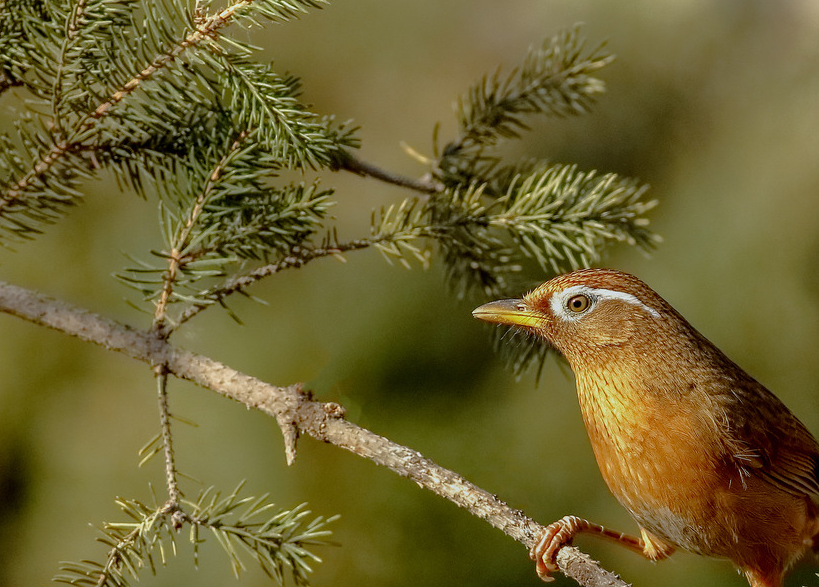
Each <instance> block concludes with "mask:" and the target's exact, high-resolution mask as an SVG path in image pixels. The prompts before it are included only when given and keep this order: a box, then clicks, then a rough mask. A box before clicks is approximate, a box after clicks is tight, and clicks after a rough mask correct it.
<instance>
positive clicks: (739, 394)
mask: <svg viewBox="0 0 819 587" xmlns="http://www.w3.org/2000/svg"><path fill="white" fill-rule="evenodd" d="M731 395H732V401H731V402H730V403H732V404H733V405H732V406H729V410H730V411H729V414H730V415H729V417H728V418H727V420H728V423H729V426H730V427H731V428H732V430H731V431H730V434H728V435H727V436H728V437H729V438H741V439H742V441H741V442H735V443H734V445H733V446H730V447H729V450H730V451H731V453H730V454H731V455H732V456H733V458H734V460H735V463H736V465H737V467H738V468H739V469H740V470H744V471H745V472H747V473H748V474H752V475H755V476H758V477H760V478H762V479H765V480H766V481H768V482H769V483H771V484H773V485H776V486H777V487H779V488H781V489H783V490H785V491H787V492H789V493H793V494H797V495H814V496H819V442H817V441H816V439H815V438H814V437H813V435H812V434H811V433H810V432H809V431H808V429H807V428H805V425H804V424H802V422H800V421H799V419H798V418H797V417H796V416H794V415H793V413H792V412H791V411H790V410H789V409H788V408H787V407H786V406H785V404H783V403H782V402H781V401H780V400H779V399H778V398H777V397H776V396H774V395H773V394H772V393H771V392H770V391H768V390H767V389H766V388H765V387H763V386H762V385H761V384H760V383H758V382H757V381H755V380H753V379H749V380H748V381H742V382H741V383H740V384H739V389H737V388H736V387H735V388H734V390H733V392H732V394H731Z"/></svg>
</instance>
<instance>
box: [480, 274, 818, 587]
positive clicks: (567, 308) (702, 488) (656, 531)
mask: <svg viewBox="0 0 819 587" xmlns="http://www.w3.org/2000/svg"><path fill="white" fill-rule="evenodd" d="M473 315H474V316H475V317H476V318H479V319H480V320H485V321H487V322H495V323H498V324H507V325H512V326H516V327H519V328H522V329H524V330H526V331H529V332H531V333H533V334H535V335H537V336H538V337H540V338H542V339H543V340H544V341H545V342H546V343H548V344H549V345H551V346H552V347H554V348H555V349H556V350H557V351H559V352H560V353H561V354H562V355H563V356H564V357H565V358H566V360H567V361H568V362H569V365H570V366H571V368H572V371H574V374H575V379H576V384H577V395H578V398H579V400H580V408H581V411H582V413H583V420H584V422H585V424H586V430H587V431H588V434H589V438H590V440H591V444H592V448H593V449H594V454H595V456H596V458H597V464H598V466H599V467H600V471H601V472H602V474H603V478H604V480H605V481H606V484H607V485H608V487H609V489H610V490H611V492H612V493H613V494H614V496H615V497H616V498H617V500H618V501H619V502H620V503H621V504H622V505H623V506H625V508H626V509H628V511H629V512H631V515H632V516H634V518H635V519H636V520H637V523H638V524H639V526H640V538H637V537H634V536H629V535H627V534H620V533H618V532H613V531H611V530H608V529H606V528H603V527H602V526H599V525H597V524H592V523H590V522H588V521H586V520H583V519H581V518H578V517H575V516H566V517H565V518H562V519H561V520H558V521H557V522H555V523H553V524H551V525H549V526H548V527H547V530H546V532H545V533H544V535H543V537H542V538H541V539H540V541H539V543H538V544H537V545H536V546H535V547H534V548H532V551H531V556H532V558H533V559H534V560H536V561H537V572H538V575H539V576H540V577H541V578H542V579H543V580H546V581H548V580H550V577H549V573H550V572H552V571H555V570H557V566H556V564H555V556H556V555H557V551H558V549H560V547H561V546H563V545H564V544H567V543H569V542H571V540H572V537H573V536H574V535H575V534H577V533H581V532H588V533H593V534H598V535H600V536H603V537H606V538H609V539H613V540H615V541H617V542H619V543H621V544H623V545H625V546H627V547H628V548H630V549H632V550H635V551H637V552H639V553H641V554H643V555H644V556H646V557H647V558H649V559H651V560H660V559H662V558H665V557H667V556H669V555H670V554H671V553H672V552H674V550H675V549H676V548H681V549H683V550H687V551H690V552H694V553H697V554H702V555H706V556H712V557H719V558H726V559H729V560H731V561H733V563H734V564H735V565H736V566H737V567H738V568H739V569H740V570H741V571H742V572H743V573H745V576H746V577H747V578H748V582H749V583H750V584H751V586H752V587H779V586H781V585H782V581H783V576H784V574H785V571H786V570H787V569H788V567H789V566H790V565H791V564H792V563H793V562H794V561H796V560H797V559H798V558H799V557H801V556H802V555H803V554H805V553H806V552H807V551H809V550H814V551H815V550H816V549H817V547H819V540H817V535H819V508H818V507H817V499H819V443H817V441H816V439H815V438H814V437H813V435H811V433H810V432H809V431H808V430H807V428H805V426H804V425H803V424H802V423H801V422H800V421H799V420H798V419H797V418H796V416H794V415H793V413H791V411H790V410H789V409H788V408H787V407H785V405H784V404H783V403H782V402H781V401H780V400H779V399H777V398H776V396H774V395H773V394H772V393H771V392H770V391H768V390H767V389H766V388H765V387H763V386H762V385H761V384H760V383H759V382H757V381H756V380H755V379H753V378H752V377H751V376H750V375H748V374H747V373H746V372H745V371H743V370H742V369H741V368H740V367H739V366H738V365H737V364H736V363H734V362H733V361H731V360H730V359H729V358H728V357H726V356H725V355H724V354H723V353H722V352H721V351H720V350H719V349H718V348H717V347H716V346H714V345H713V344H712V343H711V342H709V341H708V340H707V339H706V338H705V337H704V336H703V335H702V334H700V333H699V332H697V331H696V330H695V329H694V328H693V327H692V326H691V325H690V324H689V323H688V322H687V321H686V320H685V318H683V317H682V316H681V315H680V314H679V313H678V312H677V311H676V310H675V309H674V308H672V307H671V305H670V304H669V303H668V302H666V301H665V300H664V299H663V298H661V297H660V296H659V295H657V293H655V292H654V291H653V290H652V289H651V288H649V287H648V286H647V285H646V284H645V283H643V282H642V281H640V280H639V279H637V278H636V277H634V276H632V275H628V274H627V273H621V272H619V271H613V270H606V269H586V270H581V271H575V272H573V273H568V274H566V275H560V276H558V277H555V278H554V279H552V280H550V281H547V282H546V283H544V284H543V285H541V286H540V287H538V288H537V289H535V290H534V291H532V292H531V293H528V294H527V295H525V296H523V298H522V299H513V300H500V301H496V302H491V303H488V304H485V305H483V306H481V307H479V308H477V309H476V310H475V311H474V312H473Z"/></svg>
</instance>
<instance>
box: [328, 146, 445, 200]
mask: <svg viewBox="0 0 819 587" xmlns="http://www.w3.org/2000/svg"><path fill="white" fill-rule="evenodd" d="M337 165H338V166H339V168H340V169H345V170H347V171H350V172H351V173H355V174H356V175H360V176H362V177H372V178H374V179H379V180H381V181H383V182H386V183H391V184H393V185H397V186H400V187H403V188H409V189H411V190H415V191H418V192H422V193H425V194H435V193H438V192H442V191H444V184H442V183H440V182H438V181H435V180H434V179H432V177H426V176H425V177H422V178H421V179H413V178H410V177H404V176H403V175H398V174H395V173H393V172H391V171H387V170H386V169H382V168H381V167H378V166H376V165H373V164H372V163H369V162H367V161H363V160H362V159H358V158H357V157H355V156H354V155H353V154H352V153H350V152H349V151H341V152H340V153H339V156H338V161H337Z"/></svg>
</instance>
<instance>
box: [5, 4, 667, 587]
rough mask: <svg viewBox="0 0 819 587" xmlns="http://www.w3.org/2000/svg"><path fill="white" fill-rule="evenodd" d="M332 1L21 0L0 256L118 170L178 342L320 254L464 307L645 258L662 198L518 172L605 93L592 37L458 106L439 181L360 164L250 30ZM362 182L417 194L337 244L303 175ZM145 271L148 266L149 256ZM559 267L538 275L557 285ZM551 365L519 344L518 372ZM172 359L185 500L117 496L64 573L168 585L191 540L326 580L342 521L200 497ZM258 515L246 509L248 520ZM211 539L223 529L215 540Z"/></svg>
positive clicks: (559, 167) (573, 34)
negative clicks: (108, 518)
mask: <svg viewBox="0 0 819 587" xmlns="http://www.w3.org/2000/svg"><path fill="white" fill-rule="evenodd" d="M325 4H326V2H324V1H323V0H315V1H314V0H227V2H225V3H218V2H214V1H201V2H200V1H195V0H75V1H73V2H69V1H68V0H2V2H0V48H2V50H0V99H2V100H3V101H4V106H5V107H6V108H9V107H12V108H14V109H15V110H16V112H17V114H18V117H17V118H16V120H15V123H14V129H13V132H2V133H0V244H2V245H3V246H6V247H18V246H20V245H21V244H22V243H23V242H24V241H26V240H30V239H33V238H35V237H36V236H37V235H39V234H40V233H42V232H43V231H45V230H47V229H48V227H49V225H51V224H54V223H56V222H62V221H64V220H65V213H66V211H67V210H68V209H69V208H71V207H73V206H76V205H79V204H81V203H82V200H83V197H84V191H83V190H84V189H85V187H86V185H87V184H88V182H89V181H90V180H92V179H94V178H97V177H100V176H103V175H105V174H113V175H114V177H116V179H117V181H118V183H119V185H120V187H121V190H122V191H123V192H124V193H133V194H136V195H138V196H141V197H143V198H146V199H148V200H151V201H155V202H157V203H158V207H159V222H160V225H161V228H162V230H161V234H162V242H161V243H159V244H158V246H157V248H156V250H154V251H152V252H151V253H150V255H149V256H147V257H145V255H143V254H134V255H133V258H134V263H133V265H132V266H130V267H126V268H124V269H123V270H122V272H121V273H120V275H119V277H120V279H121V281H122V282H123V283H125V284H127V285H128V286H130V287H132V288H134V289H135V290H136V291H137V292H139V294H140V299H141V300H142V301H141V303H138V304H137V306H138V307H139V308H141V309H143V310H146V311H149V312H150V313H151V314H152V316H153V318H152V325H153V330H154V332H155V333H156V335H157V336H158V337H160V338H163V339H167V338H168V337H169V336H170V335H171V334H172V333H173V332H174V331H175V330H176V329H177V328H179V327H180V326H181V325H183V324H184V323H186V322H187V321H188V320H190V319H192V318H193V317H194V316H196V315H197V314H198V313H200V312H201V311H203V310H205V309H207V308H209V307H212V306H214V305H221V306H224V307H227V300H228V298H229V297H230V296H231V295H233V294H236V293H243V294H248V293H249V292H248V289H249V288H250V287H251V286H252V285H253V284H254V283H255V282H257V281H259V280H261V279H264V278H266V277H269V276H271V275H275V274H276V273H278V272H280V271H282V270H284V269H288V268H298V267H301V266H303V265H304V264H306V263H308V262H309V261H311V260H313V259H316V258H319V257H324V256H329V255H337V256H338V255H344V254H346V253H349V252H351V251H354V250H361V249H367V248H376V249H378V250H379V251H381V253H383V254H384V255H385V256H386V257H387V259H388V260H396V261H398V262H399V263H401V264H404V265H407V266H409V265H411V264H412V263H413V262H418V263H420V264H421V265H423V266H426V265H427V264H428V263H430V262H431V261H432V260H433V258H435V259H438V260H439V262H442V263H444V264H445V267H446V274H447V278H448V282H449V284H450V285H451V286H452V288H453V289H454V291H456V292H457V293H458V294H459V295H465V294H467V293H468V292H470V291H473V290H477V291H479V292H480V293H481V294H482V295H485V296H487V297H495V296H503V295H507V294H510V293H517V292H511V291H509V288H510V285H509V280H508V277H509V276H510V275H512V274H518V273H520V272H521V269H522V268H523V267H525V266H527V265H531V264H532V263H534V264H536V266H538V267H539V268H540V269H541V270H542V271H543V272H545V273H555V272H558V271H562V270H565V269H569V268H576V267H580V266H585V265H589V264H592V263H595V262H597V261H599V259H600V258H601V254H602V252H603V251H604V250H605V249H606V248H607V247H608V246H610V245H612V244H614V243H619V242H626V243H628V244H632V245H637V246H639V247H642V248H648V247H650V246H651V244H652V243H653V242H654V240H655V236H654V235H653V234H652V233H651V232H650V230H649V229H648V228H647V224H648V221H647V219H646V212H647V211H648V210H649V209H651V208H652V207H653V206H654V202H653V201H648V200H646V199H645V186H643V185H641V184H640V183H639V182H637V181H635V180H633V179H629V178H624V177H620V176H618V175H615V174H612V173H598V172H596V171H590V170H582V169H579V168H578V167H577V166H576V165H564V164H558V163H549V162H545V161H533V160H525V161H517V162H507V161H504V160H502V158H501V157H500V156H499V154H498V152H497V147H498V145H499V144H500V143H502V142H503V141H507V140H514V139H517V138H519V137H520V136H521V134H522V133H523V132H525V131H526V130H527V129H528V124H529V121H530V120H532V119H533V118H534V117H537V116H558V117H563V116H570V115H578V114H582V113H584V112H586V111H587V110H588V109H589V108H591V107H592V105H593V104H594V102H595V100H596V99H597V97H598V96H599V95H600V94H601V93H602V92H603V91H604V89H605V85H604V83H603V82H602V81H601V80H600V79H599V78H598V77H596V76H597V74H598V72H599V70H601V69H602V68H603V67H605V66H606V65H607V64H609V63H610V62H611V60H612V56H611V55H609V54H607V53H606V52H604V51H603V50H602V48H598V49H593V50H588V49H587V47H586V45H585V43H584V40H583V39H582V37H581V35H580V33H579V31H578V30H577V29H573V30H570V31H567V32H564V33H561V34H559V35H557V36H555V37H554V38H551V39H548V40H547V41H546V42H545V43H544V44H543V45H542V46H541V47H539V48H536V49H533V50H531V51H530V52H529V53H528V54H527V55H526V56H525V58H524V59H523V61H522V63H521V65H520V66H519V67H518V68H516V69H515V70H513V71H512V72H511V73H509V74H505V75H504V74H502V73H501V72H500V71H499V72H496V73H495V74H493V75H489V76H486V77H485V78H483V79H482V80H480V81H479V82H478V83H476V84H475V85H474V86H473V87H472V88H470V89H469V90H468V91H466V92H465V93H464V95H463V96H462V97H461V98H460V100H459V101H458V102H457V109H456V110H457V111H456V116H457V122H458V131H457V136H455V137H453V138H452V139H451V140H449V141H448V142H446V143H445V144H444V146H443V147H442V148H439V147H438V144H437V143H438V140H437V138H436V140H435V141H434V143H435V144H434V145H433V149H432V150H433V153H432V155H430V156H426V157H420V156H419V159H420V160H421V161H422V163H423V165H424V166H425V169H424V172H423V174H421V175H422V177H421V179H417V180H415V179H410V178H402V177H398V176H395V175H393V174H391V173H389V172H386V171H384V170H381V169H379V168H378V167H376V166H374V165H371V164H369V163H366V162H363V161H361V160H359V159H358V158H357V157H356V156H355V154H354V149H355V148H356V147H357V146H358V138H357V136H356V129H355V128H354V127H352V126H351V125H350V124H348V123H344V124H342V123H338V122H336V121H335V119H334V118H333V117H332V116H323V115H320V114H318V113H315V112H313V111H312V110H311V109H310V107H309V106H308V105H306V104H304V103H303V102H302V100H301V95H300V91H301V89H300V81H299V79H298V78H297V77H295V76H292V75H286V74H281V73H279V72H277V71H276V70H275V69H274V68H273V67H272V65H271V64H270V63H266V62H261V61H258V60H257V59H256V50H255V49H254V47H252V46H250V45H248V44H247V43H245V42H243V41H240V40H239V39H238V38H237V37H235V36H230V33H231V31H235V30H236V29H237V28H239V27H263V26H267V25H269V24H270V23H286V22H287V21H290V20H292V19H294V18H296V17H298V16H300V15H301V14H303V13H306V12H307V11H309V10H312V9H317V8H321V7H322V6H324V5H325ZM340 169H341V170H347V171H350V172H353V173H357V174H360V175H365V176H370V177H373V178H376V179H380V180H382V181H386V182H390V183H395V184H398V185H402V186H404V187H407V188H409V189H410V190H413V192H414V193H410V195H408V196H406V197H405V198H404V199H402V200H400V201H397V202H394V203H392V204H388V205H385V206H384V207H383V208H382V209H379V210H375V211H373V212H372V226H371V231H370V234H368V235H359V236H358V237H357V238H353V239H349V240H342V239H339V237H338V235H337V231H336V229H335V228H334V226H333V224H332V220H331V218H330V216H329V215H328V211H329V210H330V209H331V207H332V205H333V203H334V201H333V198H334V192H333V190H332V189H331V188H327V187H320V186H319V184H318V183H316V182H313V183H308V182H300V183H286V182H282V181H281V180H280V179H279V175H280V173H281V172H282V171H289V170H297V171H306V170H319V171H322V170H324V171H327V170H333V171H335V170H340ZM137 258H139V259H137ZM542 277H543V276H542V274H541V279H542ZM538 357H540V351H537V350H534V347H531V346H526V345H524V346H522V347H520V350H519V353H518V355H516V356H515V357H514V358H513V362H514V363H515V365H516V367H517V368H518V369H519V370H520V369H523V368H525V367H526V365H528V364H529V363H530V362H531V361H532V359H534V358H538ZM161 367H162V366H161V365H160V366H157V368H156V373H157V381H158V389H159V404H160V416H161V418H160V422H161V434H159V435H158V436H157V438H156V439H154V441H152V442H151V443H150V449H149V450H148V453H147V456H146V459H147V458H149V457H150V456H152V455H153V454H158V453H164V456H165V463H166V482H167V485H168V495H169V497H168V499H167V501H164V502H162V500H159V502H158V503H157V504H156V505H154V506H147V505H144V504H142V503H140V502H138V501H136V500H132V499H119V500H118V501H117V503H118V504H119V506H120V508H121V509H122V511H123V512H124V514H126V515H127V517H128V518H130V520H131V521H129V522H119V523H106V524H104V525H103V526H102V537H101V541H102V542H103V543H104V544H105V545H106V546H107V548H108V555H107V558H106V559H104V560H101V561H83V562H80V563H66V564H64V566H63V570H62V573H61V574H60V575H59V576H58V577H57V578H56V579H57V580H58V581H62V582H65V583H69V584H72V585H83V586H85V585H88V586H90V585H97V586H103V585H112V586H113V585H116V586H119V585H127V584H130V582H131V580H132V579H135V578H138V577H139V575H140V573H141V572H142V570H144V569H150V570H151V571H153V572H156V570H157V567H158V566H161V565H162V564H164V562H165V560H166V558H167V556H169V554H171V553H175V543H176V540H177V539H178V536H177V534H178V530H180V529H182V528H183V527H188V529H189V532H188V536H189V539H190V541H191V543H192V544H193V545H194V549H196V547H197V545H198V544H199V542H200V541H201V540H203V539H204V536H203V534H208V533H210V535H212V536H213V537H214V538H215V539H216V540H217V541H218V542H219V544H220V545H221V546H222V547H223V549H224V550H225V552H226V553H227V554H228V556H229V560H230V562H231V566H232V568H233V570H234V572H236V573H237V574H238V572H239V571H240V570H241V569H242V568H244V562H243V559H242V557H241V556H240V554H239V553H240V552H241V551H246V552H247V553H249V555H250V556H251V557H252V558H253V559H254V560H255V561H256V562H257V563H258V564H259V565H260V566H261V568H262V569H263V570H264V571H265V572H267V573H268V574H269V575H270V576H271V577H273V578H274V579H276V580H277V581H278V582H279V583H281V582H282V581H283V580H284V576H285V574H287V573H289V574H290V575H291V576H292V577H293V579H294V580H295V582H296V583H297V584H304V583H306V581H307V573H308V572H309V571H310V563H311V562H316V561H318V560H319V559H318V558H317V557H316V555H315V554H313V553H312V552H311V551H310V550H308V547H311V546H314V545H317V544H321V543H323V542H324V541H325V539H326V536H327V534H328V531H327V530H326V528H325V524H326V522H327V521H329V520H324V519H322V518H317V519H315V520H312V521H306V520H305V517H306V516H307V515H308V512H307V510H306V509H304V506H303V505H302V506H298V507H296V508H294V509H291V510H278V511H274V508H273V506H272V505H271V504H269V503H268V502H267V498H266V496H262V497H259V498H253V497H240V496H239V491H240V488H237V489H236V490H235V491H233V492H231V493H230V494H229V495H228V496H227V497H224V498H222V497H220V495H219V493H218V491H216V490H215V489H208V490H205V491H203V492H202V493H201V494H200V496H199V497H198V498H197V499H196V500H192V501H188V500H186V499H185V498H184V497H183V496H182V494H181V492H180V490H179V488H178V483H177V473H176V469H175V465H174V460H173V447H172V435H171V428H170V414H169V411H168V407H167V376H166V374H165V373H164V372H163V370H162V368H161ZM240 510H241V511H240ZM203 530H205V531H206V532H204V533H203Z"/></svg>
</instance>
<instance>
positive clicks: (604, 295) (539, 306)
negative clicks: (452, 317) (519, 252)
mask: <svg viewBox="0 0 819 587" xmlns="http://www.w3.org/2000/svg"><path fill="white" fill-rule="evenodd" d="M669 313H670V314H673V315H677V314H676V312H675V311H674V310H673V308H671V306H669V305H668V303H667V302H665V301H664V300H663V299H662V298H661V297H660V296H659V295H657V294H656V293H655V292H654V291H653V290H652V289H651V288H649V287H648V286H647V285H646V284H645V283H643V282H642V281H640V280H639V279H637V278H636V277H634V276H633V275H629V274H628V273H623V272H620V271H614V270H609V269H583V270H580V271H574V272H572V273H567V274H565V275H559V276H557V277H555V278H554V279H551V280H549V281H547V282H546V283H544V284H543V285H541V286H540V287H538V288H537V289H535V290H533V291H531V292H530V293H528V294H526V295H525V296H523V297H522V298H520V299H509V300H498V301H496V302H490V303H488V304H484V305H483V306H480V307H479V308H476V309H475V310H474V311H473V312H472V315H473V316H475V318H478V319H479V320H484V321H486V322H494V323H497V324H506V325H509V326H515V327H518V328H521V329H524V330H527V331H529V332H531V333H533V334H535V335H537V336H539V337H541V338H542V339H544V340H545V341H546V342H548V343H549V344H550V345H552V346H553V347H554V348H555V349H557V350H558V351H559V352H560V353H561V354H563V355H564V356H565V357H566V358H567V359H568V360H569V362H570V363H572V364H577V363H578V362H580V363H582V362H585V360H588V359H589V358H591V356H594V355H599V354H600V353H607V352H610V351H614V350H616V349H617V348H621V347H624V346H629V347H630V348H632V350H634V349H633V344H630V343H640V342H645V341H651V340H653V339H654V338H655V337H656V336H659V335H662V332H663V331H664V330H665V328H666V327H667V326H668V324H667V321H666V320H664V318H666V317H668V316H669ZM677 316H678V315H677ZM680 319H681V318H680ZM655 342H657V341H655Z"/></svg>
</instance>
